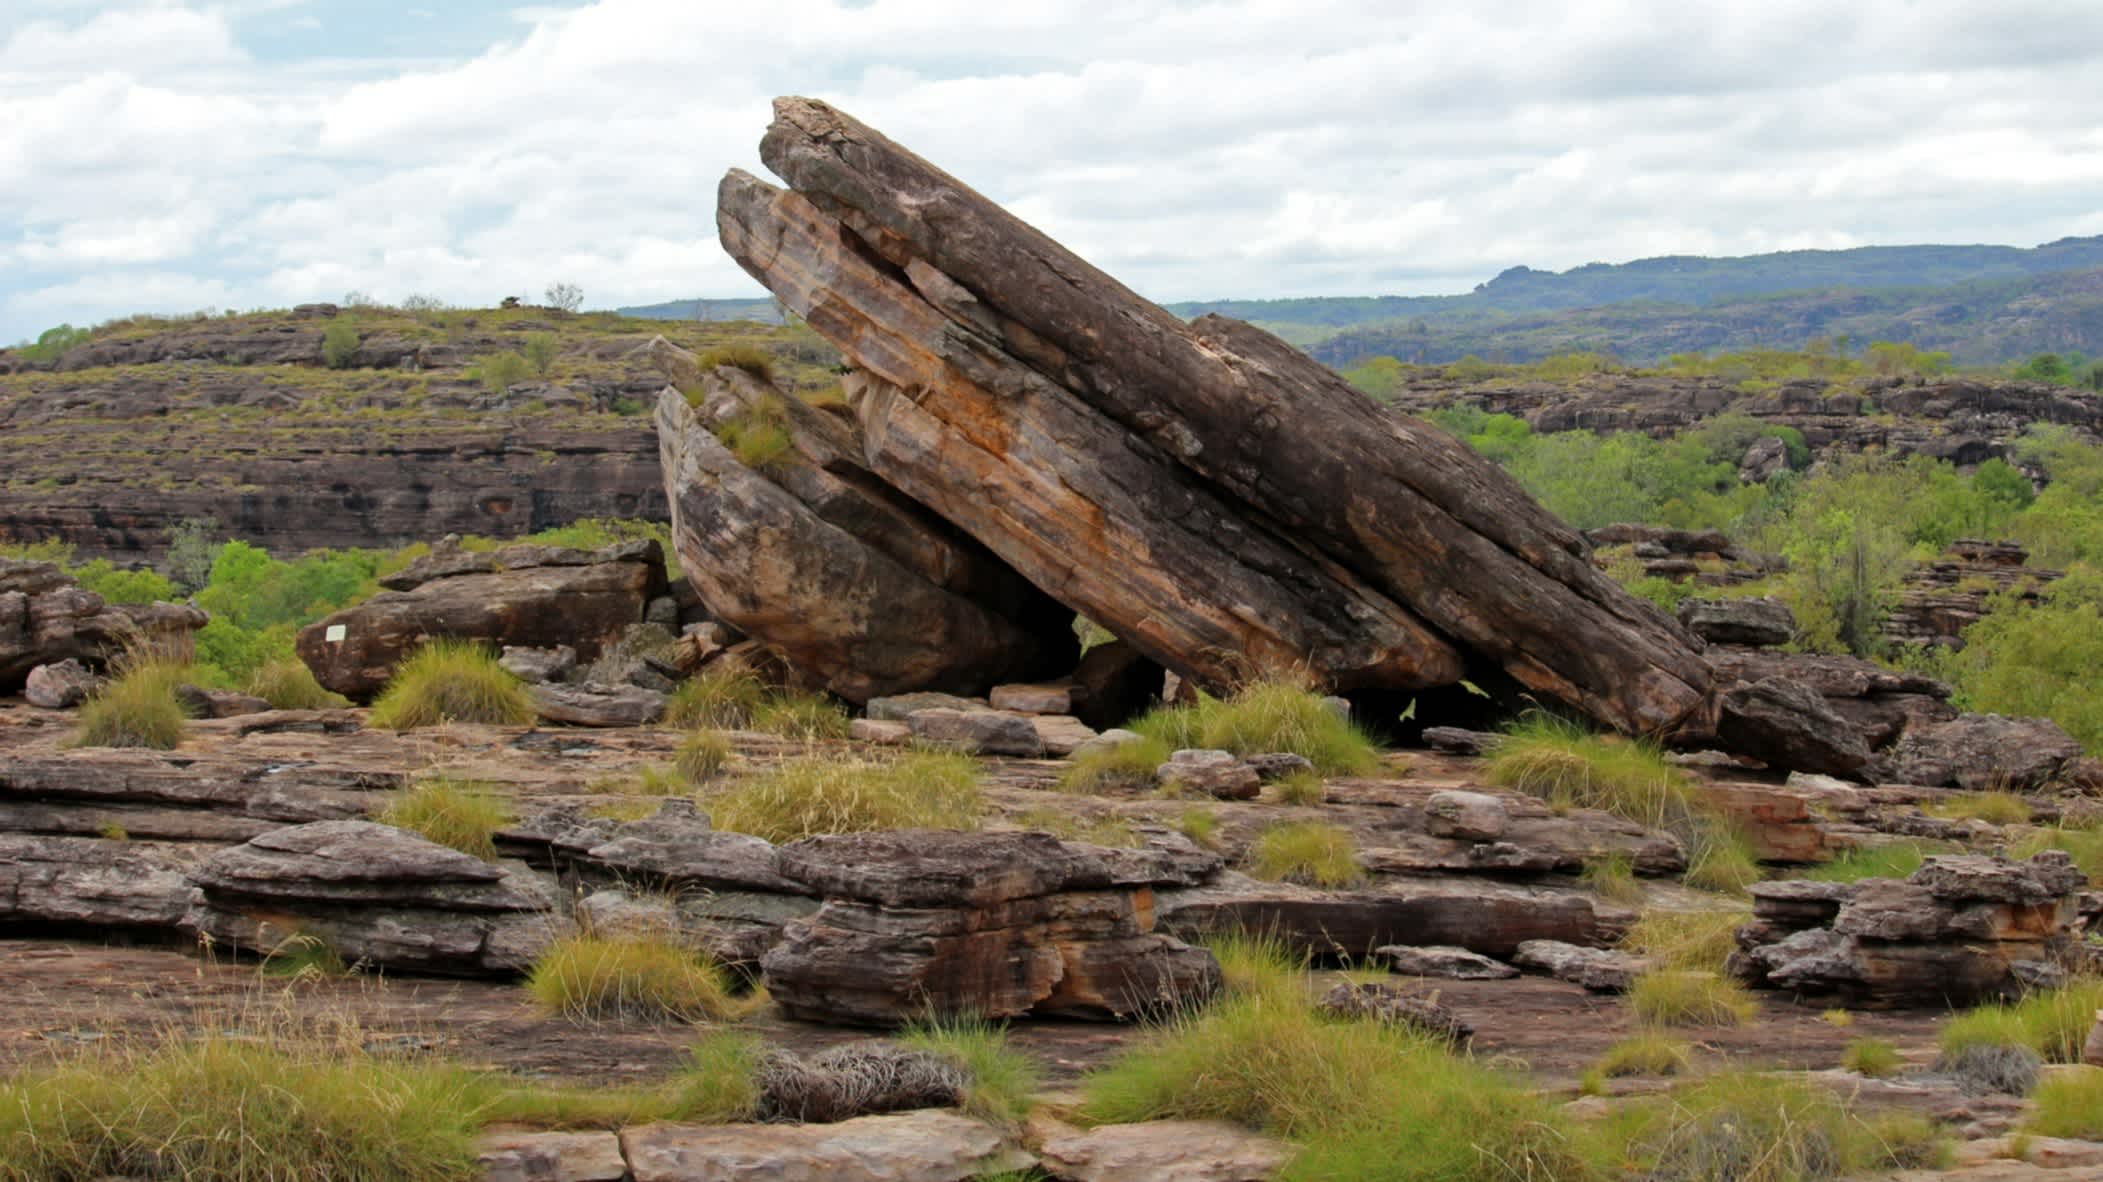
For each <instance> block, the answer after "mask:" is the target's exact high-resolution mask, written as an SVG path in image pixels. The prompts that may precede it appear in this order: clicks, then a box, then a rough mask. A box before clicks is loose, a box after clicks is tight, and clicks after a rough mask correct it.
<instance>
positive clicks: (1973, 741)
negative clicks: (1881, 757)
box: [1891, 714, 2081, 792]
mask: <svg viewBox="0 0 2103 1182" xmlns="http://www.w3.org/2000/svg"><path fill="white" fill-rule="evenodd" d="M2080 758H2081V744H2080V743H2078V742H2076V741H2075V740H2074V738H2073V736H2071V735H2069V734H2067V733H2066V731H2064V730H2062V729H2060V726H2059V724H2058V723H2055V722H2053V721H2051V720H2050V719H2044V718H2007V717H2003V716H2002V715H1999V714H1964V715H1959V716H1958V717H1956V718H1953V719H1950V720H1949V721H1947V722H1940V723H1934V724H1930V725H1925V726H1917V727H1911V728H1909V729H1908V730H1907V731H1906V733H1905V734H1904V735H1903V736H1901V737H1900V739H1899V741H1898V745H1897V746H1896V747H1894V748H1892V752H1891V759H1892V775H1891V778H1892V779H1893V780H1896V781H1898V782H1900V783H1904V784H1919V785H1921V786H1923V787H1928V788H1939V787H1943V786H1954V787H1958V788H1963V789H1966V790H1968V791H1974V792H1976V791H1984V790H1987V789H2003V790H2008V791H2014V792H2028V791H2034V790H2036V789H2038V788H2042V787H2044V786H2045V785H2047V784H2049V783H2051V782H2052V781H2053V780H2054V779H2055V778H2057V777H2058V776H2059V774H2060V772H2061V771H2062V770H2063V769H2065V768H2066V767H2067V765H2068V764H2070V763H2072V762H2074V761H2076V760H2078V759H2080Z"/></svg>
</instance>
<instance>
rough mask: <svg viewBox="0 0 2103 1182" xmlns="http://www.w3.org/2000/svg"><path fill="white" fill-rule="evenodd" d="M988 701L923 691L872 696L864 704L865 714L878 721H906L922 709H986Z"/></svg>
mask: <svg viewBox="0 0 2103 1182" xmlns="http://www.w3.org/2000/svg"><path fill="white" fill-rule="evenodd" d="M985 708H986V703H985V702H983V701H978V700H974V699H972V698H960V697H958V696H956V695H955V694H938V693H933V692H923V693H915V694H893V695H892V696H890V697H887V698H871V699H869V701H868V702H867V703H866V704H865V705H863V707H862V713H863V715H864V716H866V717H869V718H873V719H876V720H877V721H878V722H904V721H906V720H907V719H909V718H911V717H912V716H913V715H914V714H915V713H916V712H918V711H921V710H984V709H985Z"/></svg>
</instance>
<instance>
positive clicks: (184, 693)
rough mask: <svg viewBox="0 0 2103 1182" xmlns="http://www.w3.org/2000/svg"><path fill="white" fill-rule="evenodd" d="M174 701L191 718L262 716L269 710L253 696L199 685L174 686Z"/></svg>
mask: <svg viewBox="0 0 2103 1182" xmlns="http://www.w3.org/2000/svg"><path fill="white" fill-rule="evenodd" d="M175 700H176V701H177V702H180V703H181V704H182V707H183V712H184V713H186V714H188V715H189V716H190V717H192V718H239V717H241V716H242V715H244V714H262V713H264V712H265V711H267V710H269V709H270V703H269V702H267V701H265V700H263V699H262V698H259V697H257V696H255V695H254V694H244V693H239V692H237V691H234V690H219V689H206V688H204V687H203V686H201V685H179V686H176V687H175Z"/></svg>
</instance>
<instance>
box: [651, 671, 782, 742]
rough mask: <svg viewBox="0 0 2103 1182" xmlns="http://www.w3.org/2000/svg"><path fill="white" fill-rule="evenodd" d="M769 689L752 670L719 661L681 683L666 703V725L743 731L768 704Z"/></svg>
mask: <svg viewBox="0 0 2103 1182" xmlns="http://www.w3.org/2000/svg"><path fill="white" fill-rule="evenodd" d="M766 698H767V687H766V685H765V684H764V683H762V682H761V681H760V679H759V678H758V677H756V676H754V675H753V674H752V673H751V672H750V671H749V670H746V669H742V668H739V667H738V666H736V665H734V664H731V663H729V662H724V661H719V662H717V663H716V664H714V665H711V666H709V667H708V668H706V669H703V670H702V671H701V672H699V673H697V674H695V675H694V676H692V677H690V678H688V679H686V680H685V681H682V682H680V683H679V686H678V688H676V689H674V690H673V691H672V693H671V696H670V697H669V698H668V699H667V700H666V702H665V711H664V722H665V725H667V726H678V727H715V728H718V729H721V730H744V729H745V728H746V727H748V726H750V725H751V723H752V715H753V712H754V711H756V710H758V709H759V707H760V703H762V702H764V701H766Z"/></svg>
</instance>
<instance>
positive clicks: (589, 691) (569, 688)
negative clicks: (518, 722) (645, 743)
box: [527, 684, 665, 727]
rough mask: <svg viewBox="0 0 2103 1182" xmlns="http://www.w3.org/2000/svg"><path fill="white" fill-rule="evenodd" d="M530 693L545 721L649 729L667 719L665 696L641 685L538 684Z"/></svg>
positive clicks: (534, 709)
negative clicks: (653, 724) (665, 714)
mask: <svg viewBox="0 0 2103 1182" xmlns="http://www.w3.org/2000/svg"><path fill="white" fill-rule="evenodd" d="M527 692H528V693H529V694H530V695H531V697H532V699H533V712H534V713H535V714H538V715H539V716H540V717H541V718H542V719H543V720H544V721H547V722H559V723H566V724H568V725H570V726H598V727H635V726H648V725H650V724H651V723H653V722H656V721H657V720H658V719H660V718H663V717H664V708H665V695H664V694H662V693H659V692H658V691H656V690H649V689H644V688H642V687H641V686H637V685H549V684H542V685H535V686H530V687H528V689H527Z"/></svg>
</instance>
